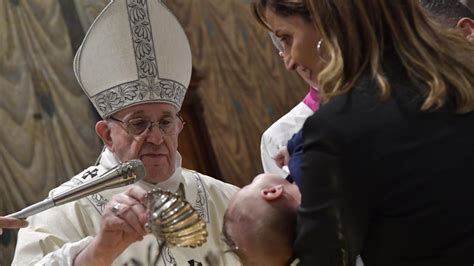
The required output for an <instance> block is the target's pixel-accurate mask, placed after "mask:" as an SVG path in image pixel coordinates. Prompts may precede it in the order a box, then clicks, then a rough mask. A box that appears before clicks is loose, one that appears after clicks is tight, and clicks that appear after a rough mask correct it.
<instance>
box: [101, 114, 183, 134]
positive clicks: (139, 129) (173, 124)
mask: <svg viewBox="0 0 474 266" xmlns="http://www.w3.org/2000/svg"><path fill="white" fill-rule="evenodd" d="M109 119H110V120H113V121H116V122H119V123H120V124H121V125H122V126H123V128H124V129H125V131H127V133H128V134H130V135H133V136H139V135H141V134H143V133H144V132H145V131H146V130H149V129H150V130H151V128H153V127H154V126H158V128H159V129H160V131H161V133H163V134H165V135H176V134H177V133H178V132H179V130H178V127H177V125H178V124H179V123H181V126H180V127H182V126H184V124H185V123H186V122H184V120H183V118H182V117H181V116H179V115H176V116H175V117H173V116H170V117H167V118H162V119H161V120H160V121H155V122H152V121H151V120H149V119H144V118H132V119H130V120H128V121H126V122H125V121H122V120H120V119H117V118H114V117H109Z"/></svg>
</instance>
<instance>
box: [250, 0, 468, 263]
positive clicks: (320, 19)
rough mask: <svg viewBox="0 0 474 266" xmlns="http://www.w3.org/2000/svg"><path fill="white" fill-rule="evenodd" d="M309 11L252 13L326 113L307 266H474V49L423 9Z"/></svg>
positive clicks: (261, 6) (313, 156)
mask: <svg viewBox="0 0 474 266" xmlns="http://www.w3.org/2000/svg"><path fill="white" fill-rule="evenodd" d="M306 2H307V5H306V4H305V2H304V1H303V0H300V1H298V0H280V1H278V0H260V1H258V3H257V4H256V5H255V11H256V14H257V17H258V18H259V20H260V21H261V22H262V23H263V24H264V25H265V26H266V27H267V28H268V29H269V30H271V31H272V32H274V33H275V35H276V36H278V37H279V38H280V41H281V42H282V44H283V46H284V52H283V57H284V61H285V64H286V67H287V68H288V69H289V70H298V71H300V72H301V71H303V72H304V73H306V75H307V78H308V79H310V80H311V81H312V82H313V83H314V84H313V85H314V86H317V87H318V88H319V92H320V98H321V99H322V102H323V103H324V104H323V105H322V106H321V107H320V109H319V111H318V112H316V113H315V114H314V115H313V116H311V117H310V118H309V119H308V120H307V122H306V123H305V125H304V128H303V137H304V149H303V150H304V152H303V159H302V160H303V161H302V164H301V187H300V189H301V194H302V202H301V206H300V208H299V210H298V227H297V236H296V240H295V243H294V250H295V253H296V256H298V257H299V258H300V260H301V264H302V265H352V264H354V261H355V257H356V256H357V255H358V254H361V256H362V258H363V260H364V263H365V265H472V264H473V262H474V212H473V211H472V210H471V209H472V206H474V193H472V187H474V174H473V173H474V138H473V137H472V136H474V112H473V110H474V73H473V72H474V60H473V58H474V47H473V46H472V44H469V43H468V42H467V41H466V40H465V39H464V38H463V37H462V36H460V35H458V34H457V33H455V32H451V31H449V30H448V29H445V28H442V27H440V26H439V25H438V24H435V23H434V22H433V21H431V19H430V18H428V17H427V16H425V14H424V11H423V10H422V9H421V8H420V7H419V5H418V1H417V0H397V1H393V0H307V1H306ZM308 10H309V12H307V13H306V12H305V11H308Z"/></svg>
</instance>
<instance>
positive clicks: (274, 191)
mask: <svg viewBox="0 0 474 266" xmlns="http://www.w3.org/2000/svg"><path fill="white" fill-rule="evenodd" d="M260 195H261V196H262V197H263V198H264V199H265V200H268V201H272V200H276V199H278V198H279V197H281V196H282V195H283V185H277V186H274V187H269V188H264V189H262V190H261V191H260Z"/></svg>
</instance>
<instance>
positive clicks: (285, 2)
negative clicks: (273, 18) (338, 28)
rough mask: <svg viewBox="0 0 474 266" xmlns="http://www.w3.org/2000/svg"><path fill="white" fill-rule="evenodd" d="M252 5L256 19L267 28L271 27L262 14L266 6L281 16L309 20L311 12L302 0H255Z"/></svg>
mask: <svg viewBox="0 0 474 266" xmlns="http://www.w3.org/2000/svg"><path fill="white" fill-rule="evenodd" d="M252 6H253V12H254V16H255V18H256V19H257V21H258V22H259V23H260V24H262V25H263V26H264V27H265V28H267V29H269V30H272V29H271V27H270V25H269V24H268V22H267V20H266V18H265V16H264V12H265V9H267V8H269V9H271V10H272V11H273V12H275V14H277V15H279V16H282V17H291V16H299V17H301V18H303V20H304V21H306V22H311V14H310V12H309V9H308V7H307V6H306V3H305V1H304V0H256V1H255V2H254V3H253V5H252Z"/></svg>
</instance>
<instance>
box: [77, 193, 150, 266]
mask: <svg viewBox="0 0 474 266" xmlns="http://www.w3.org/2000/svg"><path fill="white" fill-rule="evenodd" d="M146 195H147V192H146V191H145V190H144V189H142V188H140V187H138V186H132V187H131V188H129V189H127V191H125V192H124V193H121V194H117V195H115V196H113V197H112V198H111V199H110V201H109V203H107V205H106V206H105V210H104V213H103V215H102V220H101V226H100V231H99V232H98V234H97V236H96V237H95V238H94V240H93V242H92V243H91V244H90V245H89V246H88V247H87V248H86V249H84V250H83V251H82V252H81V253H80V254H79V255H78V256H77V258H76V260H75V264H76V265H110V264H112V262H113V261H114V260H115V259H116V258H117V257H118V256H119V255H120V254H121V253H122V252H123V251H124V250H125V249H126V248H127V247H128V246H129V245H131V244H132V243H134V242H136V241H140V240H142V239H143V236H145V234H146V231H145V229H144V225H145V223H146V221H147V210H146V205H145V200H146Z"/></svg>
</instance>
